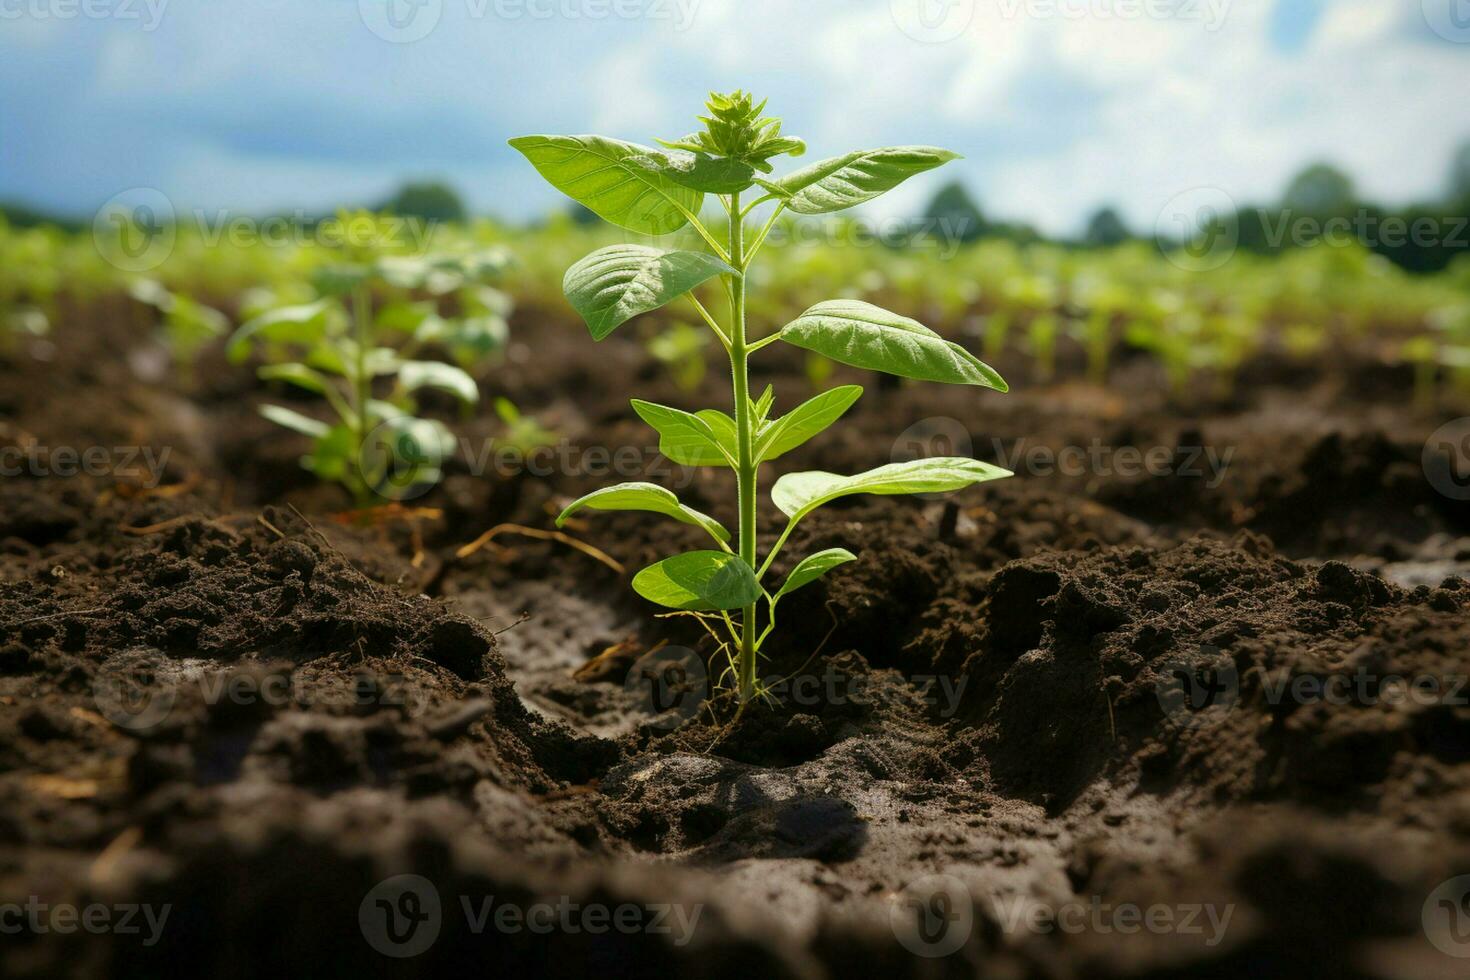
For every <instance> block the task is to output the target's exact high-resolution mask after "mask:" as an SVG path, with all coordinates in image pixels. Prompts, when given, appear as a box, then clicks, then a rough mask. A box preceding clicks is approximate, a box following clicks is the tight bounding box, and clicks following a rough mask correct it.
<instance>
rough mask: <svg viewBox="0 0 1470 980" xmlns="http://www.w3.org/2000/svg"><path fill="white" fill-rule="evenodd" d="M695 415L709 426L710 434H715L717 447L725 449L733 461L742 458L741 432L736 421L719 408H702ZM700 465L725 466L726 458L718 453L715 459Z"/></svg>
mask: <svg viewBox="0 0 1470 980" xmlns="http://www.w3.org/2000/svg"><path fill="white" fill-rule="evenodd" d="M694 414H695V415H697V416H699V417H700V418H701V419H703V420H704V424H705V425H707V426H709V430H710V432H712V433H713V434H714V437H715V444H716V445H717V446H719V447H720V448H721V449H723V450H724V451H725V452H726V453H727V454H728V455H729V457H730V458H731V459H739V458H740V439H739V431H740V430H739V429H738V428H737V426H736V424H735V420H734V419H732V418H731V417H730V416H728V415H726V414H725V413H724V412H722V411H720V410H719V409H718V408H702V409H700V410H699V411H697V412H695V413H694ZM698 465H700V466H724V465H725V457H724V456H720V455H719V454H718V453H716V454H715V457H714V458H712V459H710V460H709V462H707V463H700V464H698Z"/></svg>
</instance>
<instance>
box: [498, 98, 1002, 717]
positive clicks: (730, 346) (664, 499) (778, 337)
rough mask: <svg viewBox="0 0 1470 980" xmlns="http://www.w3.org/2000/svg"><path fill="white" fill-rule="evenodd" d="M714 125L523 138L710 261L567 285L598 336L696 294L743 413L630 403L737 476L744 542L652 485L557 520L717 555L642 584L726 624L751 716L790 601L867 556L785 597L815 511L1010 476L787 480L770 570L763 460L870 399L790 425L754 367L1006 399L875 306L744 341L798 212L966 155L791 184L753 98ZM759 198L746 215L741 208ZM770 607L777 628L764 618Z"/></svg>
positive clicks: (829, 207)
mask: <svg viewBox="0 0 1470 980" xmlns="http://www.w3.org/2000/svg"><path fill="white" fill-rule="evenodd" d="M707 106H708V108H709V115H707V116H701V117H700V119H701V120H702V121H703V123H704V126H705V128H704V129H703V130H702V131H700V132H698V133H694V134H692V135H690V136H686V137H684V138H683V139H679V140H673V141H667V142H666V141H663V140H660V141H659V142H660V143H661V144H662V146H663V147H664V148H663V149H661V150H660V149H653V148H651V147H647V146H640V145H638V144H636V143H626V142H623V141H622V140H616V139H610V138H608V137H603V136H522V137H519V138H517V139H513V140H511V141H510V145H511V146H513V147H515V148H516V149H517V150H519V151H520V152H521V153H523V154H524V155H525V156H526V158H527V159H528V160H530V162H531V164H532V165H533V166H535V168H536V169H537V170H538V171H539V172H540V173H541V175H542V176H543V177H545V178H546V180H547V181H549V182H550V183H551V184H552V186H554V187H556V188H557V189H558V190H560V191H562V192H563V193H565V194H567V195H568V196H570V197H572V198H573V199H574V200H576V201H579V202H580V203H582V204H583V205H585V206H586V207H587V208H589V209H591V210H592V211H593V212H595V213H596V214H598V215H600V216H601V217H602V218H604V219H605V220H607V221H610V222H612V223H613V224H615V225H618V226H620V227H622V228H625V229H627V230H628V231H632V232H636V233H639V234H646V235H663V234H668V233H671V232H674V231H677V230H679V229H681V228H684V227H685V226H689V227H691V228H692V229H693V230H694V231H695V232H696V233H697V234H698V235H699V238H700V239H701V240H702V241H703V243H704V246H705V247H706V250H704V251H666V250H662V249H658V248H652V247H648V246H645V245H633V244H625V245H611V246H608V247H606V248H602V249H598V250H597V251H595V252H593V253H592V254H591V255H588V256H587V257H586V258H584V259H582V260H581V261H579V262H577V263H576V264H575V265H573V266H572V267H571V268H570V269H569V270H568V271H567V274H566V278H565V280H564V282H563V288H564V290H565V292H566V295H567V298H568V300H570V301H571V304H572V306H573V307H575V308H576V310H577V311H578V312H579V313H580V314H581V315H582V317H583V319H584V320H586V322H587V327H588V329H589V330H590V331H591V332H592V337H593V339H594V340H602V339H603V338H604V337H606V336H607V335H608V334H610V333H611V332H612V331H613V330H615V329H616V328H617V327H618V326H619V325H621V324H623V323H625V322H626V321H628V320H629V319H631V318H633V317H635V316H637V315H638V314H640V313H646V312H648V311H649V310H653V309H656V308H658V307H660V306H663V305H664V304H666V303H668V302H670V301H672V300H674V299H676V298H678V297H681V296H687V297H688V298H689V299H690V301H691V302H692V304H693V306H694V309H695V310H696V312H697V313H698V314H699V315H700V317H701V318H702V319H703V321H704V322H705V323H706V324H707V325H708V326H709V328H710V330H711V331H712V332H713V333H714V336H715V337H716V338H717V339H718V340H719V342H720V344H721V345H722V346H723V347H724V348H725V350H726V352H727V353H728V354H729V357H730V372H731V380H732V387H733V390H734V404H733V412H734V414H733V415H727V414H726V413H724V412H721V411H719V410H717V409H705V410H704V411H700V412H695V413H690V412H684V411H680V410H679V409H675V408H669V407H667V406H664V405H657V404H654V403H652V402H646V401H640V400H638V399H634V400H633V403H632V404H633V410H634V411H635V412H637V413H638V415H639V416H640V417H641V418H642V419H643V420H644V421H645V422H647V423H648V424H649V425H650V426H652V427H653V428H654V429H655V430H657V432H658V434H659V449H660V451H661V452H662V453H663V454H664V455H665V456H667V457H669V458H670V459H671V460H673V461H674V462H676V463H680V464H683V465H689V466H719V467H728V468H730V469H731V470H733V471H734V473H735V478H736V486H737V503H738V512H739V526H738V529H737V534H736V537H735V546H734V547H733V548H732V547H731V545H730V543H729V542H730V538H731V535H730V533H729V532H728V531H727V530H726V529H725V528H724V527H723V526H721V525H720V524H719V523H718V522H717V521H715V520H714V519H713V518H711V517H709V516H707V515H705V514H702V513H700V512H698V511H696V510H693V509H692V508H689V507H687V506H685V505H683V504H681V503H680V502H679V500H678V498H676V497H675V496H674V494H672V493H670V492H669V491H668V490H665V489H664V488H662V487H659V486H656V485H654V484H651V483H625V484H620V485H618V486H613V487H608V488H606V489H603V490H598V491H596V492H594V493H590V494H588V495H587V496H585V497H582V498H581V499H580V500H577V501H574V502H573V503H572V504H571V505H570V506H569V507H567V508H566V510H565V511H563V512H562V515H561V517H560V518H559V521H558V523H560V522H561V521H565V520H566V519H567V518H568V517H569V516H571V515H572V514H573V513H575V512H576V511H578V510H581V509H583V508H592V509H594V510H645V511H653V512H656V513H660V514H665V515H667V516H669V517H672V518H674V519H675V520H678V521H682V522H684V523H686V524H691V525H694V526H696V527H699V528H702V529H704V530H705V531H707V532H708V533H709V535H710V536H711V537H712V538H713V539H714V540H715V542H716V544H717V545H718V547H719V550H704V551H691V552H688V553H685V554H681V555H675V556H673V557H671V558H666V559H664V560H663V561H660V562H658V563H656V564H654V565H650V566H649V567H648V568H645V569H643V570H642V571H641V572H639V573H638V574H637V575H636V576H634V578H633V588H634V589H636V590H637V591H638V593H639V594H640V595H642V596H643V597H644V598H646V599H648V600H650V601H652V602H655V603H658V604H659V605H662V606H667V607H670V608H672V609H679V610H687V611H691V612H695V613H697V614H712V615H714V616H716V617H718V618H719V619H720V620H723V623H724V626H725V627H726V629H727V630H728V631H729V635H730V639H731V645H732V647H733V648H734V649H735V650H737V651H738V652H737V653H736V654H734V655H733V656H732V658H731V659H732V664H731V670H732V672H733V674H734V676H735V678H736V687H737V690H738V692H739V697H740V701H741V703H742V704H743V703H745V702H747V701H749V700H750V699H751V698H753V697H755V696H756V695H757V694H758V693H760V688H759V685H758V681H757V676H756V675H757V670H756V658H757V655H758V653H759V651H760V649H761V646H762V644H764V642H765V641H766V640H767V638H768V637H769V636H770V634H771V631H772V630H773V629H774V628H775V624H776V619H775V613H776V607H777V604H778V603H779V602H780V600H781V599H782V597H784V596H786V595H788V594H789V593H791V592H793V591H795V590H796V589H799V588H801V587H802V586H804V585H807V584H809V583H811V582H813V581H815V580H816V579H818V578H820V577H821V576H822V575H824V574H826V573H827V572H828V571H830V570H831V569H833V568H835V567H836V566H838V565H841V564H843V563H844V562H849V561H853V560H854V558H855V557H856V556H854V555H853V554H852V553H851V552H849V551H847V550H845V549H843V548H830V549H827V550H825V551H822V552H818V553H817V554H813V555H809V556H807V557H806V558H804V559H802V560H801V561H800V562H799V563H798V564H797V565H796V567H795V568H793V569H792V570H791V572H790V573H788V574H787V576H786V578H785V581H783V582H782V583H781V585H780V587H779V588H768V587H766V586H764V585H762V580H763V579H764V578H765V576H766V574H767V572H769V570H770V568H771V564H772V562H774V561H775V559H776V556H777V555H778V554H780V552H781V549H782V547H783V546H784V545H785V544H786V541H787V539H788V538H789V537H790V535H791V532H792V530H793V529H795V527H796V525H797V524H798V523H799V522H800V521H801V520H802V518H804V517H806V516H807V515H808V514H810V513H812V512H813V511H814V510H816V509H817V508H819V507H821V506H822V505H824V504H827V503H829V502H831V501H833V500H836V499H838V498H840V497H845V496H848V495H850V494H858V493H871V494H912V493H930V492H941V491H950V490H958V489H960V488H962V487H966V486H969V485H971V484H974V483H979V482H982V481H985V480H994V479H997V478H1000V477H1005V476H1009V475H1010V473H1009V472H1007V471H1006V470H1003V469H1000V468H999V467H996V466H991V465H989V464H987V463H982V462H979V461H977V460H973V459H965V458H959V457H946V458H935V459H919V460H913V461H911V462H905V463H893V464H890V465H887V466H880V467H878V468H877V469H874V470H869V471H868V472H866V473H859V474H857V475H856V476H839V475H837V474H835V473H823V472H806V473H788V474H786V475H785V476H782V477H781V478H780V479H778V480H777V481H776V483H775V485H774V486H773V487H772V489H771V497H772V499H773V501H774V502H775V504H776V507H777V508H778V509H779V510H780V511H781V512H782V513H783V514H785V515H786V518H787V522H786V526H785V527H784V528H783V529H782V531H781V534H780V536H779V537H778V538H777V540H776V541H775V543H774V544H773V545H772V546H771V548H770V549H769V550H768V551H767V552H766V553H765V555H764V556H763V557H762V556H760V555H758V554H757V530H758V529H757V527H756V489H757V475H758V471H759V468H760V466H761V464H762V463H766V462H770V461H772V460H774V459H777V458H779V457H780V456H781V455H783V454H784V453H787V452H790V451H791V450H793V449H795V448H796V447H798V446H800V445H801V444H802V443H804V442H806V441H807V440H808V439H811V438H812V437H813V436H815V435H817V434H818V433H819V432H821V431H822V430H823V429H825V428H827V427H828V426H829V425H831V424H832V423H833V422H835V421H836V420H837V419H838V418H839V417H841V416H842V414H843V413H845V412H846V411H847V410H848V408H850V407H851V406H852V404H853V402H855V401H856V400H857V398H858V396H859V395H860V394H861V393H862V389H861V388H860V387H858V386H857V385H844V386H841V387H837V388H833V389H831V390H830V391H826V392H823V393H822V394H819V395H817V396H816V397H814V398H812V399H810V400H809V401H807V402H804V403H803V404H801V405H799V406H797V407H796V408H794V409H793V410H791V411H790V412H788V413H787V414H785V415H781V416H776V415H775V414H774V413H773V408H774V395H773V392H772V391H771V389H770V388H767V389H766V390H765V392H764V393H762V394H760V395H759V396H754V395H752V393H751V391H750V356H751V354H753V353H754V352H755V351H758V350H760V349H761V348H762V347H765V346H767V345H769V344H773V343H776V342H777V341H781V342H784V343H788V344H791V345H793V346H795V347H799V348H802V349H804V350H807V351H811V352H815V353H816V354H820V355H824V356H826V357H828V358H831V359H832V360H834V361H838V362H840V363H843V364H847V365H850V366H853V367H858V368H866V369H869V370H874V371H882V372H888V373H890V374H895V375H898V376H901V377H907V378H916V379H919V380H925V381H940V382H949V383H954V384H969V385H978V386H981V387H986V388H993V389H996V390H999V391H1005V390H1006V384H1005V382H1004V381H1003V380H1001V377H1000V375H998V374H996V372H995V371H993V370H991V369H990V368H989V367H988V366H986V365H985V364H984V363H982V362H981V361H980V360H979V359H977V358H976V357H975V356H974V355H972V354H971V353H970V352H969V351H967V350H965V349H963V348H962V347H960V346H959V345H958V344H954V343H951V342H949V341H947V340H945V339H944V338H942V337H940V336H939V335H938V334H936V333H934V332H933V331H932V330H929V329H928V328H927V327H924V326H921V325H920V324H919V323H917V322H915V321H913V320H910V319H908V318H907V317H903V316H899V315H898V314H896V313H891V312H889V311H888V310H884V309H881V308H879V307H877V306H873V305H871V304H868V303H864V302H859V301H856V300H829V301H827V302H822V303H818V304H816V305H815V306H813V307H811V308H810V309H808V310H807V311H806V312H805V313H803V314H801V315H800V316H798V317H797V318H796V319H795V320H793V321H791V322H790V323H788V324H786V326H784V327H782V328H781V329H780V330H778V331H776V332H773V333H770V334H767V335H765V336H763V337H759V338H753V337H751V336H750V335H749V333H748V332H747V329H746V318H745V309H746V273H747V272H748V270H749V269H750V267H751V263H752V262H753V261H754V259H755V257H756V255H757V253H758V252H759V251H760V248H761V245H762V243H763V242H764V241H765V239H766V236H767V235H768V234H769V233H770V230H771V228H772V226H773V225H774V223H775V221H776V219H777V217H778V216H779V215H781V214H782V213H783V212H785V211H791V212H794V213H795V214H799V215H818V214H826V213H829V212H833V211H841V210H843V209H846V208H850V207H853V206H854V205H858V204H862V203H864V202H865V201H870V200H872V199H873V198H875V197H877V196H878V195H880V194H882V193H884V192H885V191H888V190H891V189H892V188H894V187H896V186H897V185H898V184H900V183H902V182H903V181H905V180H907V179H908V178H909V177H912V176H914V175H915V174H919V173H923V172H924V171H926V170H931V169H933V168H935V167H938V166H940V165H941V164H943V163H946V162H948V161H949V160H952V159H954V158H955V154H954V153H951V152H949V151H948V150H941V149H937V148H934V147H928V146H901V147H886V148H883V149H877V150H858V151H855V152H852V153H847V154H844V155H842V156H839V157H833V158H831V159H828V160H822V161H820V162H818V163H815V164H812V165H811V166H808V167H805V168H803V169H800V170H797V171H795V172H794V173H791V174H788V175H787V176H784V177H781V178H774V179H773V178H770V177H769V175H770V173H771V171H772V167H771V164H770V162H769V161H770V160H771V158H772V157H776V156H781V155H783V154H784V155H791V156H797V155H800V154H801V153H802V152H803V151H804V149H805V144H803V142H802V141H801V140H798V139H793V138H792V137H789V136H782V135H781V123H780V121H779V120H776V119H768V118H764V117H762V116H761V112H762V111H763V110H764V108H765V103H764V102H761V103H759V104H756V103H755V102H754V100H753V99H752V98H751V97H750V96H749V95H746V94H744V93H742V92H735V93H733V94H730V95H711V96H710V98H709V101H708V103H707ZM747 192H752V196H751V198H750V199H749V200H748V201H747V199H746V198H745V196H744V195H746V193H747ZM706 194H710V195H713V196H715V197H716V198H717V199H718V200H719V201H720V203H721V204H722V205H723V206H724V209H725V214H726V217H727V223H726V231H725V232H724V234H723V235H717V234H716V233H715V232H714V231H711V230H710V229H709V228H708V227H706V226H705V224H704V223H703V222H702V221H701V220H700V217H699V214H700V207H701V204H702V203H703V202H704V197H705V195H706ZM761 205H771V206H772V207H771V214H770V217H769V218H768V219H767V220H766V222H765V224H764V225H763V226H762V227H761V230H760V231H758V232H756V233H755V235H754V237H752V238H747V237H746V228H745V221H746V218H747V217H749V216H750V214H751V212H752V211H754V210H755V209H756V208H757V207H760V206H761ZM711 280H718V281H719V282H720V284H721V285H722V286H723V289H724V293H725V297H726V299H727V301H728V316H727V317H725V318H724V321H723V322H721V321H720V320H718V319H716V317H715V316H714V315H713V314H712V313H711V312H710V311H709V310H708V309H707V308H706V307H705V305H704V304H703V303H701V302H700V301H699V299H698V298H697V297H696V296H695V294H694V292H693V290H694V289H695V287H697V286H700V285H701V284H703V283H706V282H709V281H711ZM761 600H764V601H765V603H766V608H767V612H766V615H765V620H764V626H762V623H761V621H760V620H759V619H758V616H757V611H758V610H757V606H758V603H759V602H760V601H761Z"/></svg>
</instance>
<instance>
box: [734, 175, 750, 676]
mask: <svg viewBox="0 0 1470 980" xmlns="http://www.w3.org/2000/svg"><path fill="white" fill-rule="evenodd" d="M742 218H743V216H742V214H741V211H740V195H739V194H738V193H737V194H732V195H731V196H730V264H731V265H732V266H734V267H735V269H736V270H738V271H739V272H740V275H739V276H732V277H731V281H730V308H731V316H730V367H731V371H732V373H733V374H734V376H735V379H734V380H735V385H734V387H735V441H736V449H737V451H738V452H737V456H736V460H735V463H736V467H735V475H736V478H737V480H738V482H739V488H740V489H739V502H740V558H741V560H742V561H744V562H745V563H746V564H747V565H749V566H750V569H751V571H752V572H754V571H755V503H756V501H755V494H756V478H755V476H756V474H755V445H754V444H755V439H754V433H752V432H751V418H750V374H749V357H750V354H749V351H748V350H747V349H746V346H745V228H744V224H743V221H742ZM755 612H756V607H755V604H754V603H751V604H750V605H748V606H746V607H745V611H744V614H743V615H742V616H741V618H740V656H739V659H738V660H737V662H736V672H737V673H738V674H739V679H740V701H741V703H742V704H743V703H745V702H746V701H749V700H750V699H751V698H753V697H755V674H756V663H755V646H756V621H755Z"/></svg>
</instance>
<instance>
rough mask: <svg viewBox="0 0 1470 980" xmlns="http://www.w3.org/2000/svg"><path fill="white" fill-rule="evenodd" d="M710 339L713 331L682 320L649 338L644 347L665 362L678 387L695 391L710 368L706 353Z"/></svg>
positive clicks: (671, 377) (654, 356) (656, 358)
mask: <svg viewBox="0 0 1470 980" xmlns="http://www.w3.org/2000/svg"><path fill="white" fill-rule="evenodd" d="M709 342H710V337H709V334H707V333H705V332H704V331H702V330H700V329H699V328H698V327H695V326H692V325H691V324H688V323H684V322H682V321H680V322H678V323H674V324H671V325H670V326H669V327H668V328H666V329H665V330H663V331H662V332H660V333H657V334H654V335H653V336H652V337H650V338H648V342H647V343H646V344H645V345H644V346H645V348H646V349H647V350H648V353H649V356H651V357H652V358H653V359H654V360H655V361H658V362H659V363H660V364H662V365H663V367H664V370H666V371H667V372H668V374H669V379H670V380H671V381H673V382H674V385H675V387H677V388H678V389H679V390H680V391H683V392H692V391H694V390H695V389H696V388H698V387H699V383H700V382H701V381H703V380H704V376H705V373H706V371H707V370H708V366H707V365H706V364H705V359H704V352H705V349H706V348H707V347H709Z"/></svg>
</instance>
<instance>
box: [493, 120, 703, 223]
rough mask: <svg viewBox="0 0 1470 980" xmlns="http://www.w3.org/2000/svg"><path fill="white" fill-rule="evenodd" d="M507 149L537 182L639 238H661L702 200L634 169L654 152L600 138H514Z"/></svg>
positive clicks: (655, 174)
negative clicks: (513, 151)
mask: <svg viewBox="0 0 1470 980" xmlns="http://www.w3.org/2000/svg"><path fill="white" fill-rule="evenodd" d="M510 145H511V146H513V147H514V148H515V149H517V150H519V151H520V152H521V153H522V154H524V155H525V157H526V159H527V160H529V161H531V165H532V166H534V167H535V168H536V169H537V170H538V171H539V172H540V173H541V176H542V177H545V178H546V180H547V182H548V183H550V184H551V186H553V187H555V188H556V189H557V190H559V191H561V192H562V193H563V194H565V195H567V196H568V197H570V198H571V199H572V200H574V201H577V202H579V203H581V204H583V205H585V206H586V207H587V208H589V209H590V210H591V211H592V212H593V213H595V214H597V215H598V216H599V217H601V218H603V219H605V220H607V221H610V222H612V223H613V224H615V225H618V226H619V227H621V228H627V229H628V230H629V231H636V232H641V233H643V234H645V235H666V234H668V233H669V232H673V231H678V230H679V229H680V228H682V227H684V225H685V224H687V223H688V221H689V218H688V215H691V214H698V213H699V206H700V203H701V202H702V201H703V200H704V195H703V194H701V193H700V192H699V191H697V190H693V189H692V188H689V187H683V186H680V185H679V184H677V183H675V182H674V181H673V180H671V179H669V178H668V177H667V176H665V175H664V174H661V173H659V172H658V171H656V170H650V169H648V167H646V166H644V165H642V164H640V163H639V162H638V158H640V157H647V156H649V155H650V154H654V153H657V152H658V151H657V150H654V149H652V148H651V147H647V146H639V145H638V144H637V143H625V142H623V141H622V140H615V139H609V138H607V137H606V136H518V137H516V138H515V139H513V140H511V141H510Z"/></svg>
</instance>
